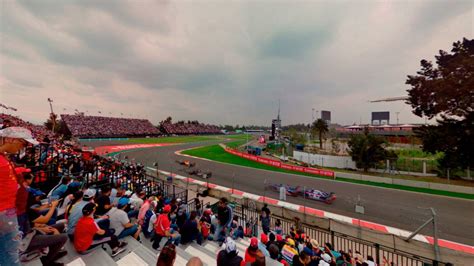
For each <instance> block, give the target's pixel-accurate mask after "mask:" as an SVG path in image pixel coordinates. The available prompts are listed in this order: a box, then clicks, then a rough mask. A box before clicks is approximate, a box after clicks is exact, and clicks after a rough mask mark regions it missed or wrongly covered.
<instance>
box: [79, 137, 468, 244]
mask: <svg viewBox="0 0 474 266" xmlns="http://www.w3.org/2000/svg"><path fill="white" fill-rule="evenodd" d="M211 143H217V142H215V141H212V142H201V143H190V144H180V145H173V146H167V147H159V148H148V149H143V150H135V151H127V152H125V154H126V155H127V156H128V157H129V158H130V159H132V158H134V159H135V161H136V162H141V163H142V164H144V165H146V166H150V167H153V163H154V162H156V161H158V163H159V168H160V169H162V170H165V171H171V172H173V173H176V174H180V175H186V172H185V171H184V169H183V167H182V166H180V165H178V164H177V163H176V162H175V161H176V160H178V159H184V158H185V157H182V156H178V155H176V154H175V151H177V150H184V149H189V148H192V147H197V146H203V145H208V144H211ZM117 144H118V143H117ZM87 145H92V146H98V145H112V143H111V142H94V143H87ZM125 154H124V155H125ZM190 160H191V161H195V162H196V163H197V164H196V167H197V168H198V169H201V170H211V171H212V174H213V176H212V178H211V179H210V182H212V183H214V184H218V185H222V186H226V187H232V185H233V184H234V188H236V189H239V190H242V191H246V192H250V193H254V194H258V195H264V193H265V194H266V195H267V196H269V197H274V198H278V194H277V193H275V192H270V191H264V182H265V180H267V182H269V183H286V184H291V185H299V186H306V187H308V188H316V189H321V190H324V191H331V192H335V193H336V194H337V197H338V198H337V200H336V201H335V202H334V203H333V204H332V205H326V204H324V203H322V202H315V201H311V200H305V199H303V198H301V197H298V198H293V197H287V200H288V201H289V202H292V203H296V204H300V205H303V204H304V205H306V206H309V207H313V208H317V209H321V210H326V211H330V212H333V213H337V214H341V215H346V216H350V217H354V218H360V219H364V220H368V221H371V222H375V223H380V224H384V225H388V226H393V227H397V228H401V229H405V230H409V231H413V230H415V229H416V228H417V227H418V226H420V225H421V224H422V223H423V222H425V221H426V220H427V219H429V218H430V217H431V211H430V210H429V208H430V207H433V208H435V210H436V212H437V214H438V216H437V219H438V228H439V231H438V234H439V237H440V238H443V239H447V240H451V241H456V242H459V243H463V244H468V245H474V201H472V200H465V199H458V198H449V197H444V196H436V195H429V194H422V193H415V192H408V191H401V190H392V189H385V188H379V187H373V186H366V185H359V184H352V183H345V182H336V181H331V180H324V179H318V178H310V177H306V176H299V175H293V174H285V173H278V172H269V171H265V170H259V169H252V168H245V167H240V166H235V165H229V164H222V163H217V162H211V161H207V160H199V159H190ZM233 175H235V180H234V182H233V181H232V176H233ZM193 178H197V179H199V178H198V177H193ZM358 196H360V199H361V203H362V205H364V207H365V214H363V215H361V214H357V213H355V212H354V204H355V203H356V201H357V198H358ZM421 233H422V234H425V235H432V228H431V226H429V227H428V228H426V229H424V230H423V231H422V232H421Z"/></svg>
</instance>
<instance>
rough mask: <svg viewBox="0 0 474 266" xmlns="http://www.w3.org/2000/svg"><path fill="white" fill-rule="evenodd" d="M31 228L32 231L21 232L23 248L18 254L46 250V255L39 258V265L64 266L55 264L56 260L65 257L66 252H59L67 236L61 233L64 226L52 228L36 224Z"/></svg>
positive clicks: (56, 225)
mask: <svg viewBox="0 0 474 266" xmlns="http://www.w3.org/2000/svg"><path fill="white" fill-rule="evenodd" d="M32 228H33V230H32V231H29V232H23V233H24V235H25V237H24V238H23V243H22V245H23V246H22V247H21V248H20V252H23V253H29V252H32V251H37V250H41V249H44V248H48V249H49V252H48V254H47V255H46V256H44V257H41V258H40V260H41V263H42V264H43V265H45V266H50V265H51V266H60V265H64V264H63V263H58V262H56V260H58V259H60V258H62V257H64V256H66V255H67V251H65V250H64V251H63V250H61V249H62V248H63V247H64V245H65V244H66V242H67V236H66V234H64V233H63V231H64V224H55V225H52V226H48V225H45V224H36V225H35V226H32ZM28 241H29V243H28Z"/></svg>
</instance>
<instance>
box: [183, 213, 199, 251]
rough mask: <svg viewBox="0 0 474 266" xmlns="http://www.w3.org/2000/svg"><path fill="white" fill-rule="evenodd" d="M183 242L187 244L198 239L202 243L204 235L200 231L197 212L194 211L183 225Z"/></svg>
mask: <svg viewBox="0 0 474 266" xmlns="http://www.w3.org/2000/svg"><path fill="white" fill-rule="evenodd" d="M180 232H181V244H183V245H185V244H187V243H189V242H192V241H194V240H196V242H197V243H198V244H199V245H201V244H202V235H201V232H200V231H199V225H198V221H197V212H196V211H192V212H191V214H190V216H189V219H188V220H186V222H185V223H184V225H183V226H182V227H181V230H180Z"/></svg>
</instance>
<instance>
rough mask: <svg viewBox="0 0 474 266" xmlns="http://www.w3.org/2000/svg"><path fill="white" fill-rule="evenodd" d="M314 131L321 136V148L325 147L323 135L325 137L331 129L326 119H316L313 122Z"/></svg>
mask: <svg viewBox="0 0 474 266" xmlns="http://www.w3.org/2000/svg"><path fill="white" fill-rule="evenodd" d="M312 131H314V132H317V133H318V136H319V148H320V149H323V137H324V135H326V133H328V131H329V128H328V124H327V123H326V121H324V120H322V119H321V118H319V119H318V120H316V121H314V122H313V125H312Z"/></svg>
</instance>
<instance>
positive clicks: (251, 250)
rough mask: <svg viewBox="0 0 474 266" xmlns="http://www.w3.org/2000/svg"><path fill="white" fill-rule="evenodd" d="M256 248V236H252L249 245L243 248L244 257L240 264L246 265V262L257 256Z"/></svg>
mask: <svg viewBox="0 0 474 266" xmlns="http://www.w3.org/2000/svg"><path fill="white" fill-rule="evenodd" d="M258 251H259V249H258V239H257V238H256V237H252V238H251V239H250V245H249V247H248V248H247V250H245V257H244V260H243V261H242V263H241V265H246V264H247V263H253V262H254V261H255V260H256V258H257V252H258Z"/></svg>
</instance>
